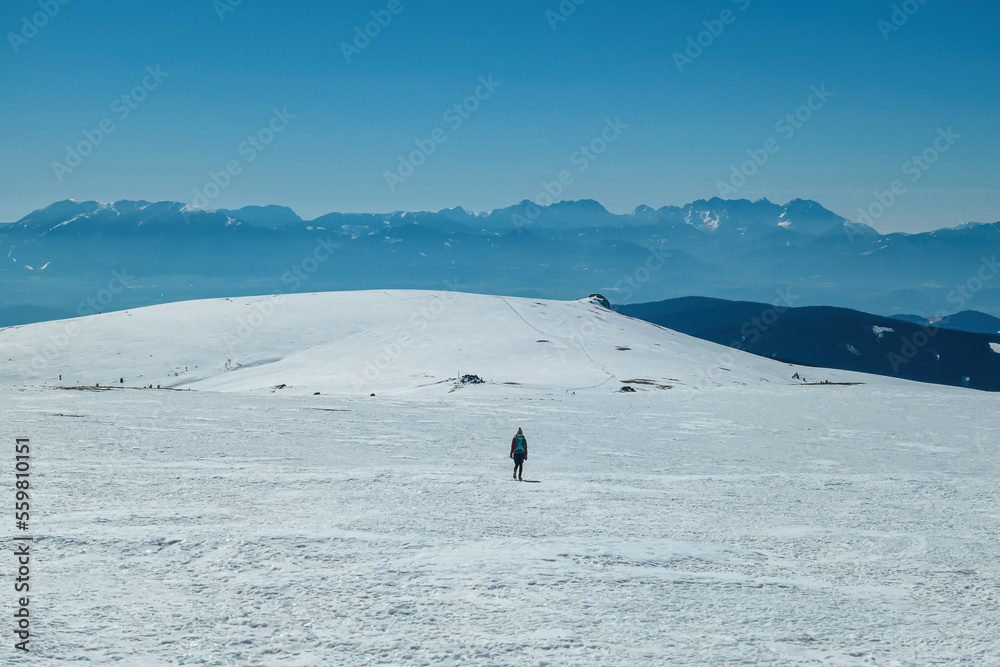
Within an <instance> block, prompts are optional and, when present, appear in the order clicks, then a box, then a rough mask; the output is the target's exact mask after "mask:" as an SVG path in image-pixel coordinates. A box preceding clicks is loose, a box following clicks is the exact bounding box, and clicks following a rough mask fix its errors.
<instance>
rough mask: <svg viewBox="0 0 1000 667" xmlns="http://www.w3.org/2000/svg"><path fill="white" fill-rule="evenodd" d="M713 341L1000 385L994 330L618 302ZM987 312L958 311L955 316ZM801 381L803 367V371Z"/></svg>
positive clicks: (784, 356) (866, 369) (814, 361)
mask: <svg viewBox="0 0 1000 667" xmlns="http://www.w3.org/2000/svg"><path fill="white" fill-rule="evenodd" d="M616 310H619V311H620V312H621V313H623V314H625V315H629V316H632V317H635V318H637V319H642V320H646V321H648V322H652V323H654V324H659V325H660V326H663V327H667V328H668V329H674V330H676V331H680V332H682V333H686V334H688V335H691V336H696V337H698V338H702V339H704V340H709V341H712V342H714V343H720V344H722V345H727V346H729V347H734V348H738V349H741V350H745V351H747V352H753V353H754V354H759V355H761V356H763V357H769V358H772V359H777V360H780V361H786V362H789V363H794V364H802V365H808V366H819V367H823V368H838V369H842V370H850V371H861V372H863V373H874V374H876V375H886V376H891V377H898V378H904V379H908V380H917V381H920V382H933V383H935V384H946V385H954V386H964V387H971V388H973V389H982V390H987V391H1000V334H997V333H996V332H995V331H994V332H993V333H992V334H983V333H970V332H967V331H959V330H955V329H948V328H938V327H933V326H921V325H919V324H915V323H912V322H908V321H904V320H901V319H895V318H888V317H880V316H878V315H870V314H868V313H862V312H858V311H856V310H849V309H846V308H830V307H823V306H814V307H804V308H787V307H784V306H783V305H780V304H779V305H778V306H775V305H771V304H766V303H750V302H743V301H726V300H723V299H710V298H703V297H685V298H680V299H670V300H666V301H660V302H655V303H643V304H632V305H626V306H620V307H616ZM987 318H989V316H986V315H983V314H982V313H969V312H965V313H960V314H959V316H955V318H952V319H953V321H958V322H960V323H961V322H966V323H972V324H975V323H981V322H984V321H986V319H987ZM990 319H995V318H990ZM801 375H804V376H805V377H806V379H809V373H808V372H803V373H801Z"/></svg>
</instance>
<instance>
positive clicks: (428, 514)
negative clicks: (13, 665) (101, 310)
mask: <svg viewBox="0 0 1000 667" xmlns="http://www.w3.org/2000/svg"><path fill="white" fill-rule="evenodd" d="M286 299H287V300H286V301H285V302H284V303H282V304H279V306H278V309H277V310H276V311H275V312H274V313H273V314H272V315H271V316H270V317H266V318H264V319H263V321H262V322H261V323H260V324H258V325H257V326H255V327H253V328H252V329H251V333H250V335H248V336H244V337H242V338H239V339H238V340H237V341H236V342H235V343H234V342H233V341H232V340H230V341H229V342H228V343H226V342H220V341H221V339H223V338H224V337H225V336H226V335H228V334H230V333H231V332H232V331H233V330H234V322H238V321H240V318H241V317H242V318H244V319H246V318H247V317H248V314H249V313H250V312H252V311H251V309H255V308H257V305H259V303H260V302H259V301H254V300H247V299H243V300H235V299H234V300H232V301H224V300H223V301H206V302H193V303H189V304H173V305H170V306H160V307H156V308H150V309H141V310H136V311H131V313H112V314H108V315H101V316H97V317H92V318H86V319H85V320H77V321H75V322H77V323H78V324H79V327H80V328H79V330H78V331H77V332H76V333H74V334H73V335H72V336H70V337H69V342H68V343H67V344H66V345H63V346H59V345H58V344H56V343H50V342H49V341H51V337H52V336H53V335H55V336H58V335H59V332H60V331H63V332H64V331H65V327H66V326H67V323H65V322H64V323H46V324H39V325H31V326H28V327H20V328H12V329H6V330H0V355H2V356H0V360H2V361H3V366H2V368H0V423H2V424H3V425H4V426H3V438H4V439H6V440H8V441H9V446H10V447H11V449H12V448H13V438H14V437H15V436H19V437H30V438H31V440H32V444H33V445H34V449H33V456H32V470H33V477H32V483H33V497H32V504H33V506H34V509H35V513H34V514H33V517H32V519H33V521H32V531H33V533H34V535H35V536H36V542H35V544H34V547H33V548H34V549H35V560H34V561H33V563H32V594H33V598H32V605H33V608H32V619H33V626H32V627H33V630H34V631H35V634H34V635H33V639H32V647H33V651H32V654H31V655H32V661H33V662H37V663H39V664H63V663H65V662H68V661H70V660H82V661H88V660H89V661H92V662H107V663H113V662H117V663H119V664H175V663H177V664H233V665H247V664H290V665H291V664H298V665H314V664H331V665H353V664H380V663H384V664H392V665H411V664H414V665H419V664H454V665H459V664H462V665H464V664H482V665H505V664H511V665H514V664H516V665H543V664H548V665H553V666H555V665H574V664H580V665H592V664H593V665H639V664H656V665H660V664H671V665H673V664H694V665H721V664H788V665H793V664H795V665H797V664H841V665H862V664H878V665H885V664H889V665H891V664H901V665H925V664H938V663H960V664H970V665H972V664H974V665H981V664H997V663H998V662H1000V659H998V658H997V656H998V655H1000V626H998V621H1000V612H998V610H997V609H998V601H1000V551H998V549H997V548H996V536H997V534H998V529H1000V525H998V524H1000V522H998V519H997V508H996V504H997V489H998V483H997V481H996V480H997V477H998V472H1000V470H998V465H997V464H998V457H997V446H996V443H997V438H998V436H1000V433H998V428H1000V423H998V419H997V417H996V409H995V400H996V399H995V396H994V395H991V394H985V393H978V392H973V391H969V390H962V389H957V388H949V387H941V386H931V385H918V384H914V383H906V382H897V381H892V380H888V379H884V378H871V377H868V376H859V375H854V374H849V373H844V372H833V371H829V372H828V371H820V370H817V369H801V368H792V367H790V366H787V365H785V364H780V363H777V362H772V361H769V360H765V359H760V358H756V357H750V356H747V355H743V354H740V353H738V352H733V351H731V350H726V349H723V348H718V347H716V346H714V345H711V344H709V343H704V342H701V341H695V340H693V339H690V338H688V337H686V336H682V335H680V334H676V333H674V332H670V331H667V330H663V329H659V328H657V327H653V326H652V325H648V324H645V323H641V322H636V321H634V320H629V319H627V318H622V317H620V316H618V315H615V314H613V313H610V312H608V311H606V310H602V309H600V308H599V307H597V306H594V305H592V304H590V303H589V302H571V303H558V302H540V303H539V302H534V301H529V300H518V299H507V300H504V299H499V298H498V297H478V296H470V295H448V294H434V293H406V292H398V293H397V292H392V293H388V294H385V295H383V296H382V297H378V296H376V295H375V294H373V293H367V294H361V293H348V294H341V295H325V294H323V295H315V296H312V297H310V296H309V295H305V296H302V297H286ZM444 299H449V300H450V301H449V302H448V303H447V307H446V308H445V309H444V310H443V311H441V312H439V313H438V314H437V315H435V316H434V317H433V318H429V319H428V320H427V326H426V327H423V329H420V324H419V322H416V321H414V320H413V319H411V313H412V312H413V309H414V308H415V309H416V312H419V311H420V308H431V307H432V306H433V303H434V302H435V300H444ZM393 303H395V304H396V305H395V306H392V305H390V304H393ZM227 304H232V308H231V309H230V307H229V306H228V305H227ZM255 304H257V305H255ZM437 310H440V308H437ZM504 310H506V313H507V314H506V315H502V314H501V313H503V311H504ZM595 318H601V319H603V325H602V324H598V323H597V321H596V320H595ZM587 322H591V323H592V325H591V326H588V325H587ZM406 332H410V334H411V336H412V338H411V340H410V341H409V342H403V343H398V336H399V335H400V333H406ZM477 336H479V337H478V338H477ZM538 340H548V341H549V342H548V343H538V342H536V341H538ZM392 341H397V343H398V344H399V346H400V348H399V350H398V351H397V350H396V349H395V348H393V349H392V350H389V351H386V345H389V344H391V343H392ZM49 344H51V345H52V349H50V350H48V351H45V350H44V347H43V346H45V345H49ZM619 347H628V348H629V349H628V350H620V349H618V348H619ZM380 354H386V355H387V358H388V359H390V361H391V363H387V364H386V363H382V362H380V361H379V355H380ZM150 355H152V356H150ZM122 357H124V360H120V358H122ZM39 359H40V360H41V361H39ZM369 363H372V364H374V365H375V367H376V368H375V372H370V373H368V376H365V369H366V366H367V364H369ZM239 364H242V365H239ZM185 367H186V368H187V369H188V370H187V372H186V373H185V372H184V371H183V369H184V368H185ZM722 369H725V370H722ZM456 372H461V373H466V372H468V373H477V374H479V375H482V376H483V378H484V379H486V380H487V384H480V385H464V386H457V385H456V383H455V382H454V378H455V377H456ZM796 372H798V373H799V374H804V375H806V376H807V377H808V379H809V380H810V382H812V381H821V380H825V379H829V380H833V381H839V382H849V381H860V382H864V383H865V384H862V385H825V386H815V385H809V386H803V385H801V384H799V383H797V381H795V380H793V379H791V375H792V374H793V373H796ZM58 373H62V374H63V377H64V380H63V382H61V383H60V382H59V381H58V380H57V379H56V377H57V375H56V376H54V375H53V374H58ZM173 373H177V375H173ZM97 375H100V377H99V378H97V377H95V376H97ZM359 376H360V378H361V379H360V380H359V379H358V377H359ZM119 377H124V378H125V379H126V382H125V385H126V386H125V387H124V388H123V387H121V386H119V387H116V388H113V389H104V388H102V389H101V390H97V389H96V388H94V387H93V385H94V384H95V383H98V382H99V383H100V384H102V385H107V384H112V379H113V380H114V381H115V383H116V384H118V383H117V380H118V379H119ZM171 378H172V379H171ZM636 379H640V380H645V381H647V382H642V383H632V386H634V387H635V388H636V389H637V390H638V391H636V392H635V393H619V392H618V391H617V389H618V387H619V386H620V385H621V384H622V381H623V380H636ZM77 382H79V383H80V385H89V388H83V387H82V386H81V387H80V388H76V386H77V385H76V383H77ZM504 382H517V383H518V384H503V383H504ZM149 384H153V386H154V387H155V386H156V385H157V384H161V385H162V386H163V387H166V386H168V385H176V386H177V387H178V388H184V389H188V388H190V389H197V391H171V390H166V389H161V390H156V389H152V390H150V389H140V388H139V387H140V386H148V385H149ZM278 384H286V385H287V386H286V388H285V389H274V388H273V387H274V386H277V385H278ZM657 385H659V386H657ZM60 386H61V387H65V388H57V387H60ZM668 386H669V387H671V388H669V389H666V388H660V387H668ZM71 387H72V388H71ZM209 389H212V390H211V391H210V390H209ZM369 390H371V391H369ZM316 391H319V392H320V395H318V396H317V395H314V393H315V392H316ZM372 392H374V393H375V394H376V396H374V397H373V396H369V393H372ZM519 426H520V427H523V428H524V431H525V434H526V436H527V438H528V442H529V449H530V451H529V453H530V456H529V460H528V461H527V463H526V464H525V481H524V482H515V481H513V480H511V479H509V477H510V472H511V468H512V464H511V463H510V461H509V459H508V458H507V453H508V450H509V446H510V439H511V437H512V436H513V434H514V432H515V431H516V429H517V427H519ZM11 474H12V473H11ZM8 492H9V493H12V491H8ZM10 519H11V520H12V519H13V517H10ZM11 532H13V531H10V532H9V533H8V534H10V533H11ZM12 560H13V559H4V562H3V565H2V567H3V570H2V576H3V577H4V579H6V581H7V582H10V581H11V580H12V577H13V574H12V571H13V564H12ZM4 587H5V588H8V594H7V596H5V597H4V599H2V600H0V604H2V605H3V609H4V616H5V617H6V618H8V619H12V612H13V603H14V594H13V592H12V590H11V589H10V588H9V587H8V584H4ZM8 622H10V621H8ZM12 627H13V624H12V623H11V626H10V628H12ZM10 628H8V629H5V630H4V632H5V633H8V630H9V629H10ZM8 637H10V635H9V634H8ZM8 641H10V640H8ZM5 651H7V649H5ZM10 654H11V653H10V652H6V653H4V655H10ZM6 659H7V658H4V660H6Z"/></svg>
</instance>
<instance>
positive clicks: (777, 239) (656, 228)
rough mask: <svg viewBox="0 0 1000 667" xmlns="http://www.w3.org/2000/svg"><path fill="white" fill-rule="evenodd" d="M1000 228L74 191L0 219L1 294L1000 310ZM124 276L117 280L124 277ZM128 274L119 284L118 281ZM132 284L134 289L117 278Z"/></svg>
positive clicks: (703, 206)
mask: <svg viewBox="0 0 1000 667" xmlns="http://www.w3.org/2000/svg"><path fill="white" fill-rule="evenodd" d="M998 248H1000V223H994V224H965V225H962V226H959V227H956V228H953V229H944V230H939V231H936V232H929V233H925V234H912V235H911V234H880V233H879V232H877V231H876V230H874V229H872V228H871V227H868V226H865V225H861V224H856V223H853V222H850V221H848V220H846V219H844V218H842V217H840V216H838V215H836V214H834V213H832V212H831V211H828V210H827V209H825V208H823V207H822V206H820V205H819V204H817V203H816V202H812V201H807V200H801V199H796V200H793V201H791V202H788V203H787V204H784V205H779V204H774V203H772V202H769V201H767V200H766V199H762V200H759V201H755V202H751V201H747V200H723V199H718V198H715V199H710V200H699V201H696V202H693V203H691V204H688V205H686V206H682V207H677V206H668V207H663V208H660V209H652V208H650V207H647V206H640V207H638V208H637V209H635V211H633V212H632V213H631V214H627V215H618V214H613V213H610V212H608V211H607V210H606V209H605V208H604V207H603V206H601V205H600V204H599V203H597V202H595V201H588V200H584V201H575V202H559V203H556V204H553V205H551V206H545V207H539V206H536V205H534V204H532V203H531V202H528V201H524V202H521V203H520V204H517V205H515V206H511V207H508V208H503V209H497V210H494V211H490V212H487V213H471V212H468V211H466V210H464V209H462V208H452V209H445V210H442V211H437V212H427V211H424V212H395V213H388V214H374V213H329V214H327V215H323V216H320V217H318V218H316V219H314V220H308V221H307V220H303V219H302V218H301V217H299V216H298V215H297V214H296V213H295V212H294V211H292V210H291V209H289V208H286V207H282V206H263V207H261V206H249V207H244V208H241V209H234V210H205V209H192V208H190V207H187V206H185V205H184V204H181V203H178V202H147V201H119V202H114V203H99V202H96V201H86V202H80V201H74V200H67V201H62V202H57V203H55V204H52V205H51V206H48V207H46V208H43V209H39V210H37V211H34V212H32V213H31V214H29V215H27V216H25V217H24V218H22V219H21V220H19V221H17V222H15V223H11V224H5V225H0V307H3V306H8V307H9V306H34V307H40V308H50V309H56V310H60V311H67V312H71V313H87V312H96V311H97V310H118V309H122V308H129V307H135V306H141V305H147V304H152V303H159V302H166V301H177V300H183V299H192V298H205V297H217V296H238V295H247V294H266V293H270V292H279V293H285V292H301V291H321V290H344V289H370V288H421V289H460V290H467V291H475V292H482V293H493V294H505V295H515V296H533V297H547V298H556V299H570V298H577V297H578V296H579V295H580V294H587V293H591V292H601V293H603V294H605V295H607V296H608V297H609V298H610V299H611V300H612V301H615V302H618V303H634V302H640V301H655V300H661V299H666V298H671V297H678V296H685V295H691V294H697V295H704V296H712V297H720V298H730V299H743V300H754V301H765V302H770V301H772V300H773V299H774V298H775V295H776V293H780V294H782V295H783V298H786V299H790V300H792V301H793V302H794V303H795V305H809V304H824V305H836V306H850V307H853V308H858V309H861V310H868V311H875V312H883V313H892V314H897V313H918V314H919V316H921V317H940V316H942V315H947V314H949V313H952V312H955V311H959V310H964V309H967V308H975V309H976V310H979V311H982V312H986V313H990V314H993V315H1000V289H998V287H1000V280H996V281H994V280H993V275H994V274H995V273H996V271H997V270H998V269H997V268H996V267H995V265H994V264H993V262H994V260H993V259H992V258H993V257H994V254H995V253H996V252H997V250H998ZM116 276H117V277H116ZM119 283H120V284H121V285H119ZM119 287H120V289H119Z"/></svg>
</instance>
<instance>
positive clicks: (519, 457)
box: [514, 452, 524, 479]
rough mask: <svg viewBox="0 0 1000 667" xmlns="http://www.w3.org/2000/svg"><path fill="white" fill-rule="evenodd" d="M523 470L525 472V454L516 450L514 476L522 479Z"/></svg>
mask: <svg viewBox="0 0 1000 667" xmlns="http://www.w3.org/2000/svg"><path fill="white" fill-rule="evenodd" d="M522 472H524V454H523V453H521V452H514V477H517V478H518V479H521V473H522Z"/></svg>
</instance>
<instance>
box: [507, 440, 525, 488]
mask: <svg viewBox="0 0 1000 667" xmlns="http://www.w3.org/2000/svg"><path fill="white" fill-rule="evenodd" d="M510 458H512V459H514V479H516V480H520V479H521V473H522V472H524V462H525V461H527V460H528V441H527V440H525V439H524V431H522V430H521V429H517V435H515V436H514V439H513V440H511V441H510Z"/></svg>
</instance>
